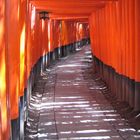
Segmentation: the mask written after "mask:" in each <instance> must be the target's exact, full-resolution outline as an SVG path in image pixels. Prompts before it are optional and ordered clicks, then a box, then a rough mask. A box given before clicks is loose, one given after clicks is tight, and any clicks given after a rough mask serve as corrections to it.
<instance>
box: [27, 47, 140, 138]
mask: <svg viewBox="0 0 140 140" xmlns="http://www.w3.org/2000/svg"><path fill="white" fill-rule="evenodd" d="M90 53H91V52H90V50H89V46H86V47H84V48H83V49H82V50H81V51H79V52H77V53H75V54H72V55H70V56H68V57H65V58H62V59H61V60H60V61H58V62H57V63H56V64H55V65H52V66H51V68H50V71H48V70H47V71H46V72H44V73H43V74H42V76H40V79H38V81H37V82H36V86H35V87H34V90H33V93H32V96H31V103H30V108H29V118H28V122H27V127H26V135H25V140H36V139H37V140H57V139H58V140H80V139H81V140H85V139H88V140H135V139H137V140H139V139H140V132H139V131H136V130H135V129H133V128H131V127H130V126H129V124H128V122H127V120H125V119H123V118H121V116H120V114H118V113H117V111H116V110H115V109H113V107H112V105H111V104H110V103H109V102H108V101H107V100H106V98H105V97H104V95H103V91H104V90H106V86H105V84H104V83H103V82H102V81H101V79H100V77H99V75H98V73H94V70H93V63H92V59H91V55H90Z"/></svg>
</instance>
